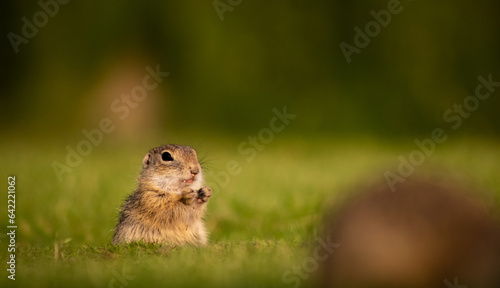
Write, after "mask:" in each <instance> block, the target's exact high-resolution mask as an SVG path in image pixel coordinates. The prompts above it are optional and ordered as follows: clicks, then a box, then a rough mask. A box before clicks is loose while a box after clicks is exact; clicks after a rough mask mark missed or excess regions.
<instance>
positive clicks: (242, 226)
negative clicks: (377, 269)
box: [0, 137, 500, 287]
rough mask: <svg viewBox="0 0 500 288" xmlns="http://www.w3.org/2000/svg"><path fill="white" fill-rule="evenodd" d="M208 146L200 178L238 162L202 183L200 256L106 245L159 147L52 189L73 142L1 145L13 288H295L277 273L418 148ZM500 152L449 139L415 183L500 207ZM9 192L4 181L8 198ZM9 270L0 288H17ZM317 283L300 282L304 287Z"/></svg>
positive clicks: (85, 167) (98, 161) (319, 143)
mask: <svg viewBox="0 0 500 288" xmlns="http://www.w3.org/2000/svg"><path fill="white" fill-rule="evenodd" d="M212 140H213V139H209V140H208V141H207V142H206V143H204V144H203V145H202V146H201V147H198V152H199V154H200V155H201V157H202V158H203V159H204V161H203V162H204V166H205V167H206V173H205V174H206V175H208V174H209V172H211V173H212V174H216V173H219V172H220V171H223V170H225V169H226V164H227V163H228V162H229V161H237V162H238V163H239V164H240V166H241V169H242V170H241V173H239V174H238V175H235V176H231V178H230V181H229V184H228V185H227V186H225V187H219V186H220V185H218V182H217V181H216V180H215V179H213V178H212V179H207V182H208V185H209V186H212V187H214V188H215V189H214V195H213V197H212V198H211V200H210V202H209V209H208V213H207V219H206V220H207V221H206V222H207V227H208V229H209V231H210V232H211V236H210V243H209V244H208V245H207V246H206V247H199V248H196V247H175V248H172V247H164V246H158V245H144V244H133V245H124V246H114V245H112V244H110V240H111V237H112V234H113V228H114V225H115V224H116V219H117V215H118V208H119V206H120V205H121V203H122V201H123V200H124V198H125V197H126V196H127V195H128V194H129V193H130V192H131V191H132V190H133V189H134V187H135V184H136V183H135V181H136V180H135V179H136V177H137V174H138V172H139V170H140V167H141V160H142V156H143V154H145V153H146V150H147V149H148V148H150V147H149V146H153V145H156V144H160V143H153V144H149V145H147V143H146V144H145V146H141V147H137V146H120V147H118V146H105V145H102V146H100V147H97V148H94V152H93V153H92V154H91V155H90V156H88V157H85V158H84V160H83V162H82V164H81V165H80V166H78V167H76V168H75V169H74V171H73V172H72V173H69V174H67V175H65V179H64V181H63V182H59V181H58V180H57V177H56V176H55V174H54V172H53V170H52V168H51V163H52V161H60V162H61V161H64V157H65V151H64V146H65V145H66V144H64V145H52V146H49V145H45V146H44V145H43V144H37V145H34V144H23V143H22V142H19V143H15V144H10V145H7V144H2V145H0V147H1V148H2V149H1V152H0V156H1V158H2V164H3V165H2V166H1V167H0V171H1V172H2V173H1V175H3V176H2V177H4V178H5V182H6V178H7V176H8V175H15V176H16V184H17V185H16V187H17V194H16V195H17V196H16V197H17V198H16V206H17V207H16V221H17V222H16V224H17V225H18V229H17V238H16V240H17V244H18V246H17V248H18V249H17V251H16V263H17V267H16V268H17V273H16V279H17V280H16V281H15V284H16V285H18V287H109V285H110V284H111V285H112V286H114V287H121V286H123V287H150V286H153V287H157V286H161V287H235V286H236V287H245V286H248V287H269V286H272V287H292V286H293V285H292V284H287V283H283V282H282V280H281V279H282V275H283V273H284V272H285V271H288V270H289V269H290V268H291V267H292V266H300V265H302V262H303V260H304V259H305V257H307V256H308V255H309V251H310V250H311V248H313V247H314V245H315V243H314V238H315V235H316V231H317V229H318V227H319V225H320V222H321V219H322V217H323V214H324V212H325V211H328V210H329V209H328V207H331V205H332V204H336V203H338V202H339V201H341V200H342V199H343V197H344V196H345V195H347V194H348V193H349V191H351V190H352V188H355V187H357V186H359V185H364V184H366V183H368V182H372V181H382V180H383V172H384V171H385V170H386V169H391V170H392V171H395V170H396V168H397V165H398V164H399V161H398V156H399V155H400V154H402V155H407V154H408V153H410V152H411V151H412V150H413V149H415V145H414V144H413V141H412V140H409V141H399V142H398V143H389V142H385V143H384V142H378V141H373V140H370V139H352V140H349V141H339V140H333V139H330V140H321V139H313V140H309V141H305V140H301V139H286V138H284V137H276V139H275V141H273V142H271V143H270V144H268V145H267V146H266V148H265V149H264V150H263V151H261V152H259V153H258V154H257V157H256V158H255V159H254V160H253V161H251V162H247V161H246V159H245V156H244V155H240V154H238V151H237V147H238V144H239V141H243V140H245V138H243V139H236V140H233V139H227V140H222V141H220V140H217V141H216V140H213V141H212ZM197 141H201V140H200V139H197ZM188 143H189V142H188ZM196 143H199V142H196ZM181 144H185V143H181ZM498 144H499V143H497V142H495V141H484V140H483V141H477V140H476V141H472V140H460V141H458V140H456V141H452V140H448V142H445V143H443V144H440V145H439V146H438V147H437V148H436V151H435V153H434V154H432V155H431V156H429V157H428V158H427V159H426V161H425V163H424V164H423V165H422V166H420V167H417V168H416V169H417V174H426V173H427V172H426V171H434V172H435V173H437V174H451V175H453V177H456V178H459V179H463V180H465V181H466V182H468V183H472V184H473V185H475V186H476V187H478V188H479V189H480V190H482V191H486V194H484V195H485V196H486V197H488V199H489V200H491V203H497V204H498V199H499V198H500V197H499V193H498V191H500V178H498V176H497V175H498V171H500V149H499V148H497V147H499V145H498ZM195 147H196V145H195ZM436 167H437V169H436ZM443 171H446V172H443ZM207 178H210V177H207ZM6 187H7V184H4V190H5V191H6ZM4 195H5V197H4V201H1V202H0V208H1V209H2V211H6V204H7V196H6V195H7V193H6V192H5V194H4ZM2 215H3V216H2V217H4V219H5V220H1V221H2V223H7V216H6V213H3V214H2ZM6 225H7V224H5V225H3V227H1V229H2V235H1V236H0V237H1V239H2V242H1V245H2V246H1V247H0V256H1V259H2V262H3V263H5V262H6V259H7V257H8V253H7V251H6V250H7V242H6V238H5V235H6V234H5V233H6V232H7V231H6V228H5V227H6ZM332 257H334V256H332ZM3 271H4V272H3V273H4V274H2V275H3V276H2V278H1V280H0V283H1V286H2V287H5V284H10V285H12V284H13V281H11V280H8V279H7V273H6V271H5V269H3ZM123 274H124V275H125V276H126V278H124V279H125V280H123V279H122V276H120V275H123ZM117 275H118V276H117ZM120 280H121V281H123V282H120ZM310 285H311V283H310V282H308V281H302V282H301V287H307V286H310ZM8 287H10V286H8Z"/></svg>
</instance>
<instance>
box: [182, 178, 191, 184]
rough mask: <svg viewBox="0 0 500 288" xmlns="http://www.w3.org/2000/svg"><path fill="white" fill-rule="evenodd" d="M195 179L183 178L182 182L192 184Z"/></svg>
mask: <svg viewBox="0 0 500 288" xmlns="http://www.w3.org/2000/svg"><path fill="white" fill-rule="evenodd" d="M193 181H194V178H191V179H187V180H182V182H183V183H186V184H191V183H193Z"/></svg>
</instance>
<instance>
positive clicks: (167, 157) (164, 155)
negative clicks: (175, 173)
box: [161, 152, 174, 161]
mask: <svg viewBox="0 0 500 288" xmlns="http://www.w3.org/2000/svg"><path fill="white" fill-rule="evenodd" d="M161 159H162V160H163V161H173V160H174V158H173V157H172V155H170V153H168V152H163V153H161Z"/></svg>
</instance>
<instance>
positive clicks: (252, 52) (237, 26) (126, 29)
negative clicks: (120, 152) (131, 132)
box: [0, 0, 500, 140]
mask: <svg viewBox="0 0 500 288" xmlns="http://www.w3.org/2000/svg"><path fill="white" fill-rule="evenodd" d="M388 2H389V1H315V2H314V3H305V2H303V1H284V2H276V1H274V2H269V1H241V3H240V4H239V5H237V6H235V7H233V10H232V11H226V12H225V13H224V14H223V17H224V19H223V21H221V19H220V18H219V16H218V14H217V11H216V9H215V8H214V5H213V1H199V2H196V3H191V2H182V1H145V2H138V1H106V2H99V1H85V2H81V1H70V2H69V3H67V4H64V5H62V4H60V5H59V6H60V7H59V11H58V13H56V15H55V16H54V17H49V20H48V23H47V24H46V25H45V26H43V27H41V28H40V29H39V31H38V33H37V34H36V36H35V37H33V38H32V39H28V40H29V42H28V43H26V44H24V43H23V44H20V45H19V52H18V53H17V54H16V53H15V52H14V49H13V48H12V45H11V44H10V42H9V40H8V38H7V37H6V35H7V34H8V33H9V32H12V33H15V34H17V35H22V31H21V30H22V26H23V22H22V21H21V18H22V17H26V18H27V19H28V20H30V21H32V19H33V15H34V14H35V13H36V12H37V11H40V10H41V7H40V5H38V4H37V2H35V1H33V2H18V1H2V4H1V5H2V9H1V11H2V12H0V13H2V14H3V15H2V17H1V19H2V20H1V21H2V25H1V26H2V30H3V33H2V34H3V35H4V40H3V41H2V42H3V43H2V49H3V50H2V52H1V57H2V77H1V81H2V85H1V87H0V89H1V90H0V95H2V99H3V101H2V105H1V107H2V113H1V116H0V117H2V121H1V122H0V123H1V125H2V126H4V127H2V129H3V130H4V131H9V132H14V133H15V134H21V135H22V136H26V135H28V136H33V135H41V136H42V137H46V138H47V139H49V140H50V139H52V138H53V137H56V138H67V137H69V136H72V135H74V134H75V131H76V132H77V133H78V132H79V131H80V130H82V129H84V128H85V127H88V129H90V128H91V127H93V126H97V123H98V121H99V120H100V119H101V118H103V117H107V116H108V114H110V113H111V111H110V109H109V105H110V103H111V102H112V100H113V99H116V98H118V97H119V96H120V95H121V94H122V93H129V92H130V90H131V88H132V87H134V86H135V85H137V84H139V83H140V81H141V79H142V78H141V77H142V76H143V75H144V74H145V71H144V67H145V66H147V65H149V66H151V67H154V66H155V65H157V64H160V66H161V68H162V70H163V71H168V72H169V73H170V75H169V76H168V79H166V81H165V82H163V83H162V84H161V85H160V87H159V89H158V90H157V91H156V90H155V92H156V93H154V95H149V96H148V98H147V99H148V100H146V101H144V102H142V104H141V105H143V106H150V104H151V103H155V105H156V106H157V107H156V109H152V111H148V113H149V114H150V116H154V117H155V118H154V119H155V121H154V126H155V128H157V129H158V130H154V131H153V132H151V133H153V134H154V133H163V134H171V133H174V132H176V131H197V130H198V131H206V132H207V133H212V132H213V133H228V134H231V135H234V134H233V133H235V132H237V133H241V134H243V135H246V134H248V132H251V131H253V130H255V129H260V128H261V127H262V123H266V122H267V121H268V119H269V111H271V109H272V108H274V107H282V106H284V105H287V106H288V107H289V111H293V113H294V114H297V115H299V116H300V120H297V121H296V123H294V125H293V127H290V130H293V133H305V134H307V133H325V134H330V135H334V136H344V135H352V134H354V135H357V134H368V135H373V136H383V137H387V136H408V135H409V136H411V137H413V135H415V134H419V133H423V134H427V133H429V132H430V130H431V129H433V128H435V127H439V126H442V125H443V119H442V115H443V112H444V111H445V110H446V109H448V108H450V107H452V105H453V104H454V103H461V102H462V101H463V99H464V98H465V97H466V96H467V95H470V94H472V93H473V92H474V88H475V86H476V85H477V83H478V82H477V76H478V75H484V76H487V75H488V74H490V73H491V74H492V75H493V79H500V65H499V64H500V63H499V62H500V54H499V53H498V51H500V41H499V37H498V27H499V25H500V19H499V18H498V17H497V15H496V11H498V8H499V6H500V4H498V3H497V2H494V1H492V0H489V1H488V0H480V1H475V2H463V3H457V2H456V1H441V2H439V3H431V2H427V1H402V2H401V4H400V5H401V6H402V9H403V11H402V12H401V13H399V14H397V15H393V16H392V19H391V22H390V23H389V25H387V27H383V28H382V29H381V32H380V33H379V35H378V36H376V37H374V38H373V39H372V40H371V42H370V43H369V45H368V46H367V47H366V48H363V49H361V50H362V52H361V53H360V54H353V55H352V62H351V63H350V64H348V63H347V61H346V59H345V58H344V56H343V54H342V51H341V49H340V47H339V44H340V43H341V42H346V43H349V44H351V45H353V38H354V36H355V31H354V27H356V26H357V27H360V28H361V29H362V30H364V26H365V24H366V23H367V22H369V21H372V20H373V16H372V15H371V14H370V11H371V10H375V11H380V10H381V9H387V5H388ZM233 3H238V1H233ZM228 5H229V4H228ZM497 75H498V76H497ZM134 77H135V78H134ZM110 86H113V87H114V88H110ZM153 98H154V99H153ZM157 98H160V99H157ZM499 98H500V97H499V96H496V95H494V97H490V99H488V100H487V104H484V105H481V106H480V108H479V110H478V111H476V112H475V113H474V115H473V117H471V118H470V119H468V120H467V121H466V122H467V123H464V124H466V125H464V126H463V127H462V128H463V129H462V128H461V129H460V131H459V132H460V133H471V134H480V135H488V136H497V135H498V132H499V131H500V130H499V129H500V125H499V124H500V115H499V114H498V113H496V111H497V107H498V105H499V103H500V100H499ZM157 103H160V104H157ZM140 109H141V107H139V108H138V109H137V111H139V110H140ZM142 109H143V110H147V109H148V108H147V107H142ZM137 113H139V112H137ZM137 117H139V116H137ZM144 117H145V116H144ZM138 125H139V126H140V125H145V126H146V125H147V126H148V127H149V126H151V125H152V124H151V123H149V122H148V121H144V122H141V123H140V124H138ZM141 128H142V130H144V129H145V127H136V129H137V131H141ZM149 128H151V127H149ZM149 128H148V129H149ZM148 131H150V130H148ZM139 133H141V132H139ZM142 133H143V132H142ZM49 136H50V137H49ZM138 136H140V134H139V135H138Z"/></svg>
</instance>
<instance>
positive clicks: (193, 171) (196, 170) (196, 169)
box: [189, 167, 200, 175]
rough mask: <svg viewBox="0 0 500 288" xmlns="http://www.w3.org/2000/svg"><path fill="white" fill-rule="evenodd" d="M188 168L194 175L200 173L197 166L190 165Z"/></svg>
mask: <svg viewBox="0 0 500 288" xmlns="http://www.w3.org/2000/svg"><path fill="white" fill-rule="evenodd" d="M189 170H191V174H193V175H196V174H198V173H200V169H199V168H198V167H194V168H193V167H191V168H190V169H189Z"/></svg>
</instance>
